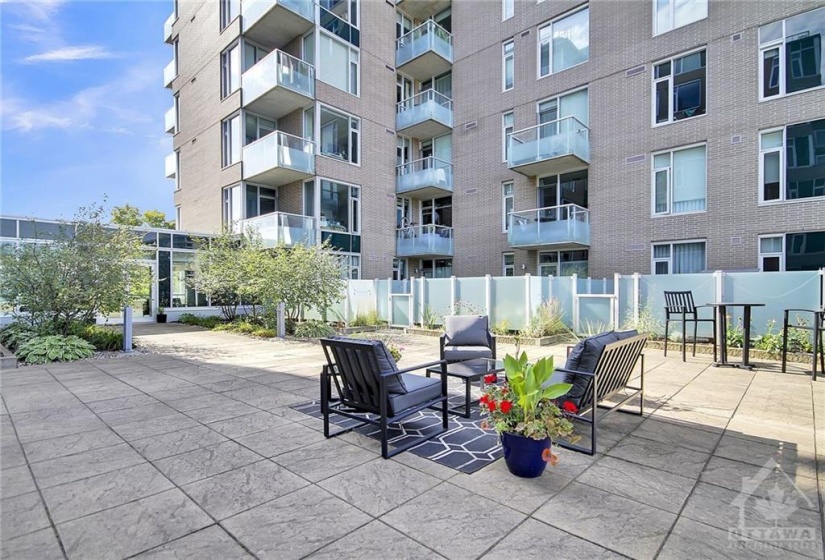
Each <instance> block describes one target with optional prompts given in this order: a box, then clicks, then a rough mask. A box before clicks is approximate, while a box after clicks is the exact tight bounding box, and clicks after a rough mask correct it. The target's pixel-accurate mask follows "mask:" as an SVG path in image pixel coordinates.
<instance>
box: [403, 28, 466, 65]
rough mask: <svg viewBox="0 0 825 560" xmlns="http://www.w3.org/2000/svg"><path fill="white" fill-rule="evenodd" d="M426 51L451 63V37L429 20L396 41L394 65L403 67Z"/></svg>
mask: <svg viewBox="0 0 825 560" xmlns="http://www.w3.org/2000/svg"><path fill="white" fill-rule="evenodd" d="M428 51H432V52H434V53H436V54H438V55H439V56H441V57H442V58H444V59H445V60H447V61H449V62H450V63H451V64H452V62H453V36H452V35H450V33H449V32H448V31H447V30H446V29H444V28H443V27H441V26H440V25H438V24H437V23H436V22H434V21H433V20H431V19H430V20H427V21H426V22H424V23H422V24H421V25H419V26H418V27H416V28H415V29H413V30H412V31H410V32H409V33H407V34H406V35H402V36H401V37H400V38H398V39H397V40H396V42H395V65H396V66H403V65H404V64H406V63H407V62H409V61H411V60H413V59H414V58H418V57H419V56H421V55H423V54H425V53H426V52H428Z"/></svg>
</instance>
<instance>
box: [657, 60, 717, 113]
mask: <svg viewBox="0 0 825 560" xmlns="http://www.w3.org/2000/svg"><path fill="white" fill-rule="evenodd" d="M705 56H706V55H705V51H704V50H701V51H697V52H694V53H690V54H687V55H684V56H680V57H677V58H672V59H670V60H666V61H664V62H660V63H659V64H656V65H654V67H653V102H654V107H653V124H654V125H656V124H667V123H672V122H675V121H680V120H682V119H687V118H690V117H696V116H699V115H704V114H705V99H706V97H707V81H706V79H705V63H706V61H705Z"/></svg>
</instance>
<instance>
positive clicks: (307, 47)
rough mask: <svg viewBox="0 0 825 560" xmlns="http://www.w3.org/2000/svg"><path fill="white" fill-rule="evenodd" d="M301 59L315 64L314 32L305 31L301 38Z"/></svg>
mask: <svg viewBox="0 0 825 560" xmlns="http://www.w3.org/2000/svg"><path fill="white" fill-rule="evenodd" d="M301 60H303V61H304V62H308V63H310V64H312V65H313V66H316V64H315V33H307V34H306V35H304V37H303V39H301Z"/></svg>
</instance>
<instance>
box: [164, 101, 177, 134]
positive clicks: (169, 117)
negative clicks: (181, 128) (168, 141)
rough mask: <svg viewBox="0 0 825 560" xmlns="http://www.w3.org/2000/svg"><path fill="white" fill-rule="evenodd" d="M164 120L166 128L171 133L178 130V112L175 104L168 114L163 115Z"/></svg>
mask: <svg viewBox="0 0 825 560" xmlns="http://www.w3.org/2000/svg"><path fill="white" fill-rule="evenodd" d="M163 122H164V125H165V127H164V130H165V131H166V132H169V133H171V134H174V133H175V132H177V130H178V112H177V111H176V110H175V106H174V105H173V106H172V107H171V108H170V109H169V110H168V111H166V114H165V115H163Z"/></svg>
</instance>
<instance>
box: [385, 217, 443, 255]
mask: <svg viewBox="0 0 825 560" xmlns="http://www.w3.org/2000/svg"><path fill="white" fill-rule="evenodd" d="M395 247H396V256H397V257H415V256H424V255H444V256H452V254H453V228H451V227H447V226H437V225H433V224H429V225H425V226H410V227H404V228H399V229H398V230H397V231H396V237H395Z"/></svg>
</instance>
